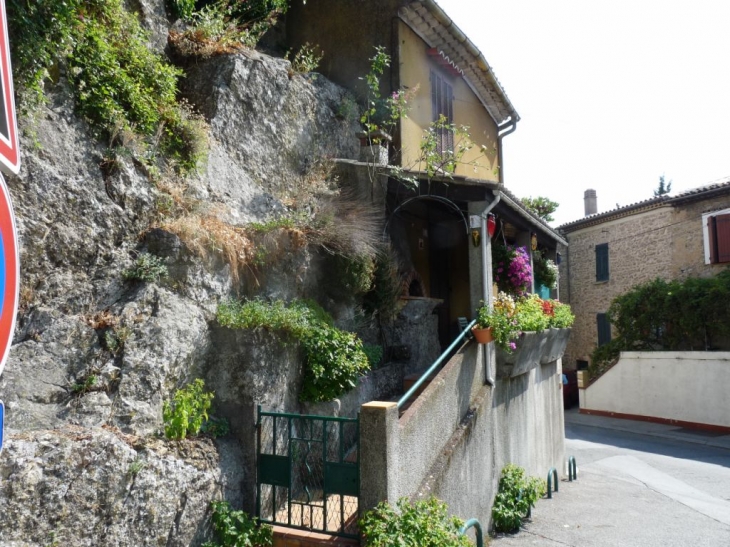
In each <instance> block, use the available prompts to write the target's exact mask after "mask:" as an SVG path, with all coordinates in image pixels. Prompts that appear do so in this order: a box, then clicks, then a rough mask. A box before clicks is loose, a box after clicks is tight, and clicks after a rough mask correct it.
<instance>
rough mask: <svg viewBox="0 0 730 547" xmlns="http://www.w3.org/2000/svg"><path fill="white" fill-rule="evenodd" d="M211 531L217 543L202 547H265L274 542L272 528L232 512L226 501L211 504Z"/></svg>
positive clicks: (242, 514)
mask: <svg viewBox="0 0 730 547" xmlns="http://www.w3.org/2000/svg"><path fill="white" fill-rule="evenodd" d="M210 505H211V507H212V508H213V516H212V517H211V520H212V522H213V530H214V532H215V538H216V540H217V541H206V542H205V543H204V544H203V547H267V546H269V545H272V544H273V542H274V532H273V528H272V527H271V526H269V525H268V524H262V523H260V522H258V521H257V520H256V519H255V518H252V517H250V516H249V515H248V514H247V513H244V512H243V511H234V510H233V509H231V505H230V504H229V503H228V502H227V501H214V502H211V504H210Z"/></svg>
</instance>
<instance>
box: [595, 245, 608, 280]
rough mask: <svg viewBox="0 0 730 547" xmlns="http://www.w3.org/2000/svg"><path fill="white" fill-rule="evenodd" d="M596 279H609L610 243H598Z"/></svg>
mask: <svg viewBox="0 0 730 547" xmlns="http://www.w3.org/2000/svg"><path fill="white" fill-rule="evenodd" d="M596 281H608V243H601V244H600V245H596Z"/></svg>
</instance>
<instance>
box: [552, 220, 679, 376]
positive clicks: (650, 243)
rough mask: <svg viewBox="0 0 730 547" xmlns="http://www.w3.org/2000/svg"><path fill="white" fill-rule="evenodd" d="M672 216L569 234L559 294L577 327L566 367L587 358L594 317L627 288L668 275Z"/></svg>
mask: <svg viewBox="0 0 730 547" xmlns="http://www.w3.org/2000/svg"><path fill="white" fill-rule="evenodd" d="M672 214H673V211H672V209H671V207H668V206H667V207H662V208H658V209H652V210H649V211H646V212H644V213H640V214H637V215H631V216H628V217H624V218H620V219H616V220H612V221H608V222H604V223H601V224H598V225H595V226H590V227H588V228H584V229H582V230H578V231H575V232H572V233H569V234H567V239H568V245H569V246H568V250H567V257H568V259H567V260H565V261H563V263H562V264H561V267H562V268H563V272H561V280H562V281H563V287H561V294H562V295H568V296H567V299H568V302H569V303H570V305H571V307H572V309H573V313H574V314H575V324H574V325H573V332H572V333H571V335H570V341H569V342H568V347H567V348H566V351H565V357H564V358H563V363H564V366H565V368H566V369H573V368H575V366H576V360H577V359H582V360H587V359H588V356H589V355H590V354H591V352H592V351H593V349H594V348H595V347H596V345H597V342H598V331H597V326H596V314H598V313H605V312H606V311H607V310H608V307H609V305H610V304H611V301H612V300H613V299H614V298H615V297H616V296H618V295H619V294H623V293H624V292H626V291H627V290H629V289H630V288H631V287H633V286H635V285H637V284H639V283H644V282H646V281H650V280H652V279H654V278H656V277H657V276H658V275H659V276H664V277H667V276H668V273H669V271H670V264H671V251H670V246H671V236H672V232H671V229H670V228H669V225H671V223H672ZM602 243H608V272H609V274H608V281H596V254H595V253H596V251H595V249H596V245H600V244H602ZM565 285H567V287H565Z"/></svg>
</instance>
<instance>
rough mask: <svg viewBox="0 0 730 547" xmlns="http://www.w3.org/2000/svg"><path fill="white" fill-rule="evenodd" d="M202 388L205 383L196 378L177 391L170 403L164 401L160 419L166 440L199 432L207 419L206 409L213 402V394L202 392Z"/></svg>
mask: <svg viewBox="0 0 730 547" xmlns="http://www.w3.org/2000/svg"><path fill="white" fill-rule="evenodd" d="M204 388H205V383H204V382H203V380H201V379H200V378H198V379H196V380H195V381H194V382H192V383H191V384H188V385H187V386H186V387H184V388H183V389H178V390H177V391H176V392H175V395H174V396H173V398H172V401H165V403H164V404H163V406H162V419H163V420H164V422H165V436H166V437H167V438H168V439H184V438H185V437H187V436H188V435H197V434H198V433H199V432H200V429H201V427H202V426H203V423H205V421H206V420H207V419H208V409H209V408H210V404H211V402H212V401H213V393H210V392H206V391H203V390H204Z"/></svg>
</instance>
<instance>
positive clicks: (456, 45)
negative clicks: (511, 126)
mask: <svg viewBox="0 0 730 547" xmlns="http://www.w3.org/2000/svg"><path fill="white" fill-rule="evenodd" d="M398 17H399V18H400V20H401V21H403V22H404V23H405V24H406V25H408V27H409V28H410V29H411V30H413V32H415V33H416V34H417V35H418V36H420V37H421V39H422V40H423V41H424V42H425V43H426V44H427V45H428V46H429V47H432V48H437V49H438V50H440V51H443V53H444V54H445V55H446V56H447V57H448V58H449V59H450V60H452V61H454V62H455V63H456V64H458V65H459V67H460V68H461V70H462V71H463V73H464V80H465V81H466V83H467V84H468V85H469V87H470V88H471V90H472V91H473V92H474V94H475V95H476V96H477V97H478V98H479V101H480V102H481V103H482V105H483V106H484V108H485V109H486V110H487V112H489V115H490V116H491V117H492V119H493V120H494V122H495V123H496V124H497V125H502V124H504V123H505V122H507V121H511V122H513V123H516V122H518V121H519V120H520V116H519V114H518V113H517V110H516V109H515V107H514V106H513V105H512V103H511V102H510V100H509V98H508V97H507V94H506V93H505V91H504V88H503V87H502V85H501V84H500V83H499V80H497V77H496V76H495V74H494V71H493V70H492V68H491V67H490V66H489V63H488V62H487V60H486V59H485V58H484V55H483V54H482V53H481V52H480V51H479V48H477V47H476V46H475V45H474V43H473V42H472V41H471V40H469V38H467V36H466V35H465V34H464V33H463V32H462V31H461V29H459V27H458V26H456V24H455V23H454V22H453V21H452V20H451V18H450V17H449V16H448V15H446V13H445V12H444V10H443V9H441V7H439V5H438V4H436V2H434V1H433V0H419V1H417V2H412V3H410V4H408V5H406V6H404V7H402V8H401V9H400V10H399V12H398Z"/></svg>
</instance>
